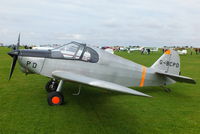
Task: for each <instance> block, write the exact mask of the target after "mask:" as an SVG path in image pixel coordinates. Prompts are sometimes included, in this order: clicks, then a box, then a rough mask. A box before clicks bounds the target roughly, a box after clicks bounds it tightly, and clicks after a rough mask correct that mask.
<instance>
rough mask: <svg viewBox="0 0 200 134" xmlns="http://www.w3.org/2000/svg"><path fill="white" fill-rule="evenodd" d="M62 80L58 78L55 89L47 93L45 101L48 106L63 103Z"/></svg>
mask: <svg viewBox="0 0 200 134" xmlns="http://www.w3.org/2000/svg"><path fill="white" fill-rule="evenodd" d="M62 85H63V80H60V82H59V84H58V87H57V89H56V91H53V92H50V93H49V94H48V98H47V102H48V104H49V105H50V106H55V105H62V104H63V103H64V96H63V95H62V93H61V89H62Z"/></svg>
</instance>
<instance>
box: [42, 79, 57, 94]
mask: <svg viewBox="0 0 200 134" xmlns="http://www.w3.org/2000/svg"><path fill="white" fill-rule="evenodd" d="M57 87H58V81H56V80H55V79H52V80H50V81H48V82H47V84H46V86H45V89H46V91H47V92H48V93H49V92H53V91H56V89H57Z"/></svg>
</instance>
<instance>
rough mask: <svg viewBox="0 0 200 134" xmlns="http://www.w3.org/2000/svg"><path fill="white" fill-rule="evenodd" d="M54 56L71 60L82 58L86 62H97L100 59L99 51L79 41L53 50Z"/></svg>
mask: <svg viewBox="0 0 200 134" xmlns="http://www.w3.org/2000/svg"><path fill="white" fill-rule="evenodd" d="M51 52H52V55H51V56H52V57H53V58H61V57H62V58H64V59H71V60H82V61H86V62H92V63H96V62H98V60H99V55H98V53H97V52H96V51H95V50H94V49H92V48H90V47H88V46H86V44H81V43H78V42H71V43H68V44H65V45H63V46H61V47H58V48H55V49H52V50H51Z"/></svg>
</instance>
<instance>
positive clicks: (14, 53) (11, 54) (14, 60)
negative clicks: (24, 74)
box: [8, 34, 20, 80]
mask: <svg viewBox="0 0 200 134" xmlns="http://www.w3.org/2000/svg"><path fill="white" fill-rule="evenodd" d="M19 45H20V34H19V36H18V42H17V46H16V47H14V49H13V51H11V52H8V55H10V56H11V57H12V58H13V62H12V64H11V69H10V75H9V80H10V79H11V77H12V74H13V72H14V69H15V65H16V62H17V59H18V55H19Z"/></svg>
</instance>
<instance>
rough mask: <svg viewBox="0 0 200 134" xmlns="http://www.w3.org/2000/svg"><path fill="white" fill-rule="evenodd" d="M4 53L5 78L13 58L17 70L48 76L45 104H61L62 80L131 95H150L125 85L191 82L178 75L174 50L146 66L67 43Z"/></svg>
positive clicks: (104, 52)
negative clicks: (6, 61) (7, 60)
mask: <svg viewBox="0 0 200 134" xmlns="http://www.w3.org/2000/svg"><path fill="white" fill-rule="evenodd" d="M19 45H20V35H19V38H18V43H17V47H16V49H15V50H13V51H11V52H9V53H8V54H9V55H10V56H11V57H13V62H12V66H11V71H10V75H9V79H10V78H11V77H12V74H13V71H14V68H15V65H16V62H17V60H18V61H19V64H20V67H21V70H22V71H23V72H24V73H26V74H30V73H35V74H40V75H43V76H46V77H49V78H51V79H52V80H51V81H49V82H48V83H47V85H46V90H47V91H48V92H49V93H48V98H47V100H48V104H49V105H61V104H63V102H64V96H63V95H62V93H61V89H62V85H63V82H64V81H72V82H75V83H79V84H86V85H90V86H95V87H99V88H102V89H108V90H113V91H119V92H123V93H129V94H133V95H139V96H145V97H150V96H149V95H146V94H144V93H141V92H139V91H136V90H133V89H130V88H128V87H143V86H164V85H168V84H173V83H175V82H176V81H178V82H186V83H193V84H195V81H194V80H193V79H191V78H189V77H185V76H180V75H179V73H180V58H179V55H178V54H177V52H176V51H174V50H168V51H166V52H165V53H164V54H163V55H162V56H161V57H160V58H159V59H158V60H157V61H156V62H155V63H154V64H153V65H152V66H151V67H150V68H147V67H145V66H142V65H139V64H137V63H134V62H132V61H129V60H126V59H124V58H121V57H119V56H116V55H113V54H110V53H108V52H106V51H104V50H101V49H99V48H95V47H91V46H88V45H86V44H81V43H77V42H71V43H68V44H66V45H64V46H61V47H58V48H55V49H52V50H19Z"/></svg>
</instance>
